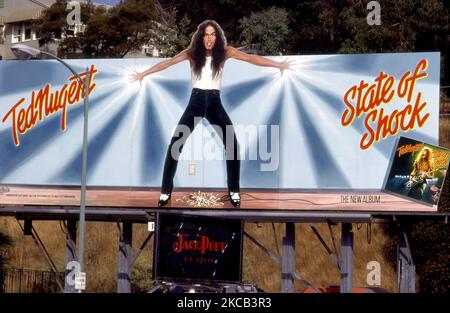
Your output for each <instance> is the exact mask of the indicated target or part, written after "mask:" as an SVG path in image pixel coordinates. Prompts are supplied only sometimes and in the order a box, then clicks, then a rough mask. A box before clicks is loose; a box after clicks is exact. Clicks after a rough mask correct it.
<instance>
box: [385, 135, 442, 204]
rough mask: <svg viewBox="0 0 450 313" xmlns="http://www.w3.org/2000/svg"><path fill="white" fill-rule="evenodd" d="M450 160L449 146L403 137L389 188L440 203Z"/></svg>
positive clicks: (403, 194)
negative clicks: (439, 145)
mask: <svg viewBox="0 0 450 313" xmlns="http://www.w3.org/2000/svg"><path fill="white" fill-rule="evenodd" d="M449 160H450V150H449V149H446V148H442V147H437V146H434V145H430V144H427V143H424V142H420V141H417V140H414V139H410V138H406V137H401V138H400V140H399V141H398V144H397V146H396V149H395V155H394V158H393V160H392V165H391V169H390V171H389V176H388V178H387V181H386V186H385V190H387V191H390V192H394V193H397V194H400V195H402V196H407V197H409V198H411V199H415V200H419V201H423V202H425V203H428V204H433V205H438V202H439V198H440V195H441V191H442V186H443V185H444V179H445V177H446V174H447V171H448V164H449Z"/></svg>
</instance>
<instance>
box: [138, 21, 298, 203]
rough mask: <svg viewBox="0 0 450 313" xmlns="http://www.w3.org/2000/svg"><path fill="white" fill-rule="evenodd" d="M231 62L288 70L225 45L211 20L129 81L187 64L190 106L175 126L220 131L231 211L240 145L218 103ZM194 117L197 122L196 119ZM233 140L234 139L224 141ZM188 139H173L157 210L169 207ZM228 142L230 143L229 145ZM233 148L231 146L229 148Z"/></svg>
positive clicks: (235, 197)
mask: <svg viewBox="0 0 450 313" xmlns="http://www.w3.org/2000/svg"><path fill="white" fill-rule="evenodd" d="M230 58H234V59H237V60H241V61H246V62H249V63H251V64H255V65H259V66H269V67H275V68H279V69H280V71H283V70H285V69H289V63H288V62H276V61H272V60H269V59H267V58H264V57H261V56H258V55H249V54H246V53H244V52H241V51H239V50H237V49H235V48H233V47H230V46H228V45H227V40H226V38H225V35H224V32H223V30H222V28H221V27H220V26H219V24H217V23H216V22H215V21H213V20H206V21H204V22H202V23H201V24H200V25H199V26H198V27H197V31H196V32H195V33H194V35H193V36H192V39H191V43H190V45H189V47H188V48H187V49H185V50H183V51H182V52H180V53H179V54H178V55H176V56H174V57H173V58H171V59H168V60H165V61H162V62H160V63H158V64H156V65H154V66H152V67H150V68H149V69H148V70H146V71H144V72H141V73H135V74H133V75H132V79H131V81H133V82H134V81H139V82H142V80H143V79H144V77H145V76H147V75H150V74H153V73H156V72H159V71H162V70H164V69H166V68H168V67H170V66H172V65H175V64H177V63H179V62H181V61H185V60H189V63H190V66H191V76H192V88H193V89H192V94H191V98H190V100H189V104H188V106H187V108H186V110H185V111H184V113H183V115H182V116H181V119H180V121H179V122H178V127H177V129H180V128H179V127H180V126H187V127H188V128H189V130H190V132H191V133H192V131H193V130H194V128H195V126H196V123H198V122H199V121H200V120H201V118H206V119H207V120H208V121H209V122H210V123H211V124H212V125H217V126H219V127H220V129H221V131H222V134H221V135H222V138H221V139H222V142H223V144H224V146H225V150H226V152H227V161H226V164H227V182H228V193H229V196H230V202H231V204H232V205H233V206H234V207H239V206H240V201H241V199H240V195H239V191H240V187H239V171H240V160H239V145H238V142H237V139H236V134H235V133H234V127H233V124H232V122H231V120H230V118H229V117H228V114H227V113H226V112H225V110H224V108H223V106H222V102H221V99H220V87H221V80H222V73H223V67H224V65H225V61H226V60H227V59H230ZM196 117H197V118H196ZM227 136H228V137H229V136H232V137H233V139H231V138H227ZM186 140H187V136H182V133H181V135H177V132H176V133H175V134H174V136H173V137H172V139H171V141H170V144H169V147H168V149H167V154H166V160H165V163H164V173H163V179H162V186H161V196H160V199H159V202H158V206H164V205H166V204H167V203H168V201H169V199H170V197H171V193H172V189H173V178H174V177H175V172H176V168H177V164H178V158H179V155H180V154H181V150H182V148H183V144H184V143H185V142H186ZM229 141H232V143H231V144H230V142H229ZM176 142H177V145H179V147H180V148H179V151H175V152H173V153H172V147H173V145H174V144H175V143H176ZM231 145H232V146H231Z"/></svg>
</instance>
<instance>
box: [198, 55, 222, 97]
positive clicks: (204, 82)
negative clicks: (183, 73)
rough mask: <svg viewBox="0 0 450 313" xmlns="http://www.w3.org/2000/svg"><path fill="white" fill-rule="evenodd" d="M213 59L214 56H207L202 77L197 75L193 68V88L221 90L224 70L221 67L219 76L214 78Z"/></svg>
mask: <svg viewBox="0 0 450 313" xmlns="http://www.w3.org/2000/svg"><path fill="white" fill-rule="evenodd" d="M211 60H212V57H210V56H207V57H206V62H205V66H203V68H202V75H201V76H200V77H197V76H196V75H195V73H194V71H193V70H192V69H191V77H192V88H199V89H216V90H220V87H221V84H222V72H223V70H222V69H221V70H220V71H219V73H217V76H216V77H214V78H213V71H212V68H211Z"/></svg>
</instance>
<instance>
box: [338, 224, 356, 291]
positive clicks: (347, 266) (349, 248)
mask: <svg viewBox="0 0 450 313" xmlns="http://www.w3.org/2000/svg"><path fill="white" fill-rule="evenodd" d="M341 256H342V260H341V262H342V263H341V286H340V292H341V293H351V292H352V289H353V232H352V224H351V223H342V235H341Z"/></svg>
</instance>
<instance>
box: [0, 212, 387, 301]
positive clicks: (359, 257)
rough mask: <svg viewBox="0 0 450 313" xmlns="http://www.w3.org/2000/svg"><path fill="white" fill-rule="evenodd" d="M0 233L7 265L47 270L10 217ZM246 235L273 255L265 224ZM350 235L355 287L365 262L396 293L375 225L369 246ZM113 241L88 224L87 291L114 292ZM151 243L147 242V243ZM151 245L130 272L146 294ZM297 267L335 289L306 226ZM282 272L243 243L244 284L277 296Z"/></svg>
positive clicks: (48, 236)
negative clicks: (7, 244)
mask: <svg viewBox="0 0 450 313" xmlns="http://www.w3.org/2000/svg"><path fill="white" fill-rule="evenodd" d="M0 221H1V222H0V231H2V232H4V233H6V234H8V235H10V236H11V237H12V238H13V240H14V245H13V246H12V247H11V248H10V249H9V250H8V253H9V266H11V267H16V268H28V269H40V270H48V269H49V267H48V266H47V264H46V262H45V259H44V257H43V256H42V254H41V252H40V250H39V249H38V248H37V246H36V245H35V244H34V242H33V240H32V238H31V237H29V236H23V234H22V232H21V230H20V228H19V226H18V224H17V222H16V221H15V220H14V219H13V218H2V219H1V220H0ZM33 226H34V227H35V229H36V230H37V232H38V233H39V235H40V236H41V238H42V240H43V241H44V243H45V245H46V247H47V249H48V251H49V253H50V255H51V256H52V258H53V260H54V262H55V263H56V265H57V267H58V270H60V271H62V270H63V269H64V264H65V234H64V233H63V231H62V228H61V227H60V224H59V222H49V221H35V222H33ZM316 226H317V228H318V230H319V232H320V233H321V234H322V236H323V237H324V238H326V240H327V242H328V244H329V246H330V247H331V246H332V244H331V240H329V236H328V228H327V226H326V225H324V224H319V225H316ZM245 229H246V231H247V232H248V233H249V234H251V235H252V236H253V237H255V238H256V239H257V240H258V241H259V242H260V243H262V244H263V245H264V246H266V247H267V248H268V249H270V250H271V251H272V252H274V253H277V248H276V246H275V239H274V236H273V231H272V225H271V224H270V223H264V224H254V223H248V224H246V226H245ZM275 229H276V232H277V240H278V244H279V245H280V247H279V249H280V252H281V240H282V234H284V224H275ZM334 233H335V235H336V240H337V244H338V249H339V240H340V239H339V237H340V236H339V234H340V228H339V227H337V226H335V227H334ZM354 233H355V239H354V243H355V250H354V252H355V258H354V260H355V272H354V285H355V286H366V285H367V284H366V275H367V273H368V270H366V265H367V263H368V262H369V261H372V260H376V261H378V262H380V264H381V268H382V282H381V283H382V286H381V287H383V288H385V289H388V290H395V281H396V275H395V273H394V270H393V269H392V268H391V267H390V266H389V265H387V263H386V262H385V260H384V257H383V252H382V249H383V243H384V242H385V241H386V240H388V239H387V237H386V235H385V234H383V233H382V232H381V228H380V227H379V226H377V225H374V226H373V227H372V242H371V244H370V245H369V244H367V240H366V228H365V225H364V227H362V228H361V229H360V230H357V229H356V227H354ZM147 235H148V232H147V229H146V225H139V224H136V225H134V227H133V245H134V250H135V251H136V250H137V248H138V247H139V246H140V245H141V243H142V242H143V241H144V239H145V237H146V236H147ZM118 236H119V231H118V228H117V225H116V224H115V223H101V222H88V223H87V224H86V235H85V238H86V239H85V242H86V244H85V246H86V249H85V263H86V272H87V277H88V282H87V286H88V291H89V292H115V291H116V288H117V287H116V277H117V266H118V253H117V250H118ZM150 242H152V240H151V241H150ZM152 249H153V245H152V244H149V245H148V246H147V247H146V248H145V250H144V252H143V253H142V254H141V256H140V257H139V258H138V259H137V261H136V264H135V266H134V268H133V281H134V283H135V284H136V285H137V286H138V287H139V288H140V289H141V290H148V289H149V288H150V287H151V286H152V282H151V266H152V265H151V264H152V259H151V257H152ZM296 256H297V262H296V268H297V271H298V272H299V273H300V274H301V275H303V276H304V277H305V278H306V279H307V280H309V281H311V282H312V283H313V284H314V285H316V286H330V285H339V272H338V270H337V268H336V267H335V265H334V264H333V263H332V261H331V259H330V258H329V257H328V255H327V254H326V252H325V250H324V248H323V247H322V246H321V244H320V242H319V241H318V240H317V239H316V238H315V236H314V234H313V233H312V231H311V230H310V229H309V227H308V225H306V224H297V225H296ZM280 276H281V272H280V269H279V268H278V267H277V265H276V264H275V263H274V262H273V260H272V259H271V258H270V257H268V256H267V255H266V254H264V253H263V252H262V251H261V250H259V248H257V247H256V246H255V245H254V244H253V243H251V242H250V241H249V240H247V239H245V240H244V258H243V280H244V281H246V282H253V283H255V284H256V285H257V286H258V287H259V288H262V289H263V290H265V291H267V292H279V291H280V290H281V285H280ZM303 289H304V286H303V285H302V284H300V283H296V290H298V291H301V290H303Z"/></svg>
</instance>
